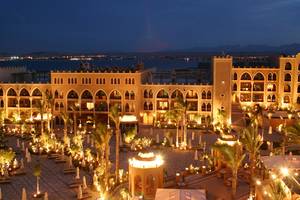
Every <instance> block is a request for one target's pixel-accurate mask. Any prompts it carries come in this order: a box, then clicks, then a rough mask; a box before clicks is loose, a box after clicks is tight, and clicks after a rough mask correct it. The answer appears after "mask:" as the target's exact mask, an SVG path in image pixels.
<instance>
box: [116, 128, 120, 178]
mask: <svg viewBox="0 0 300 200" xmlns="http://www.w3.org/2000/svg"><path fill="white" fill-rule="evenodd" d="M119 162H120V125H117V126H116V182H117V183H119V167H120V163H119Z"/></svg>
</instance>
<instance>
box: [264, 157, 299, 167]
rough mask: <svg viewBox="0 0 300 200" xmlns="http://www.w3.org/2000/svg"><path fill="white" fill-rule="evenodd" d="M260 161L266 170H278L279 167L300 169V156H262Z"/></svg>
mask: <svg viewBox="0 0 300 200" xmlns="http://www.w3.org/2000/svg"><path fill="white" fill-rule="evenodd" d="M261 160H262V161H263V164H264V165H265V167H266V168H267V169H280V168H281V167H287V168H289V169H300V156H293V155H285V156H282V155H278V156H263V157H261Z"/></svg>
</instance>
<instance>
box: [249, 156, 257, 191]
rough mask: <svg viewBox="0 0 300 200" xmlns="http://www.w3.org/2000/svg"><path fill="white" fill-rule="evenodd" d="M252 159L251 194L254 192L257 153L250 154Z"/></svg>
mask: <svg viewBox="0 0 300 200" xmlns="http://www.w3.org/2000/svg"><path fill="white" fill-rule="evenodd" d="M249 159H250V183H249V185H250V196H252V195H253V194H254V180H253V179H254V177H255V163H256V158H255V155H253V154H250V155H249Z"/></svg>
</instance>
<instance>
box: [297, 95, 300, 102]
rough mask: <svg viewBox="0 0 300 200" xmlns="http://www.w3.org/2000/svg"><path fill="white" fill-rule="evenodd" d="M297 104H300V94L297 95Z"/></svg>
mask: <svg viewBox="0 0 300 200" xmlns="http://www.w3.org/2000/svg"><path fill="white" fill-rule="evenodd" d="M297 104H300V96H299V97H297Z"/></svg>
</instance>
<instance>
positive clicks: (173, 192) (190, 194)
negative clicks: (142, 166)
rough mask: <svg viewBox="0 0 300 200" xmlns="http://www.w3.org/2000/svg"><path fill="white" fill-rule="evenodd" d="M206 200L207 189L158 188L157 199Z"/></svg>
mask: <svg viewBox="0 0 300 200" xmlns="http://www.w3.org/2000/svg"><path fill="white" fill-rule="evenodd" d="M161 199H164V200H206V193H205V190H200V189H199V190H197V189H194V190H193V189H164V188H159V189H157V190H156V195H155V200H161Z"/></svg>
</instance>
